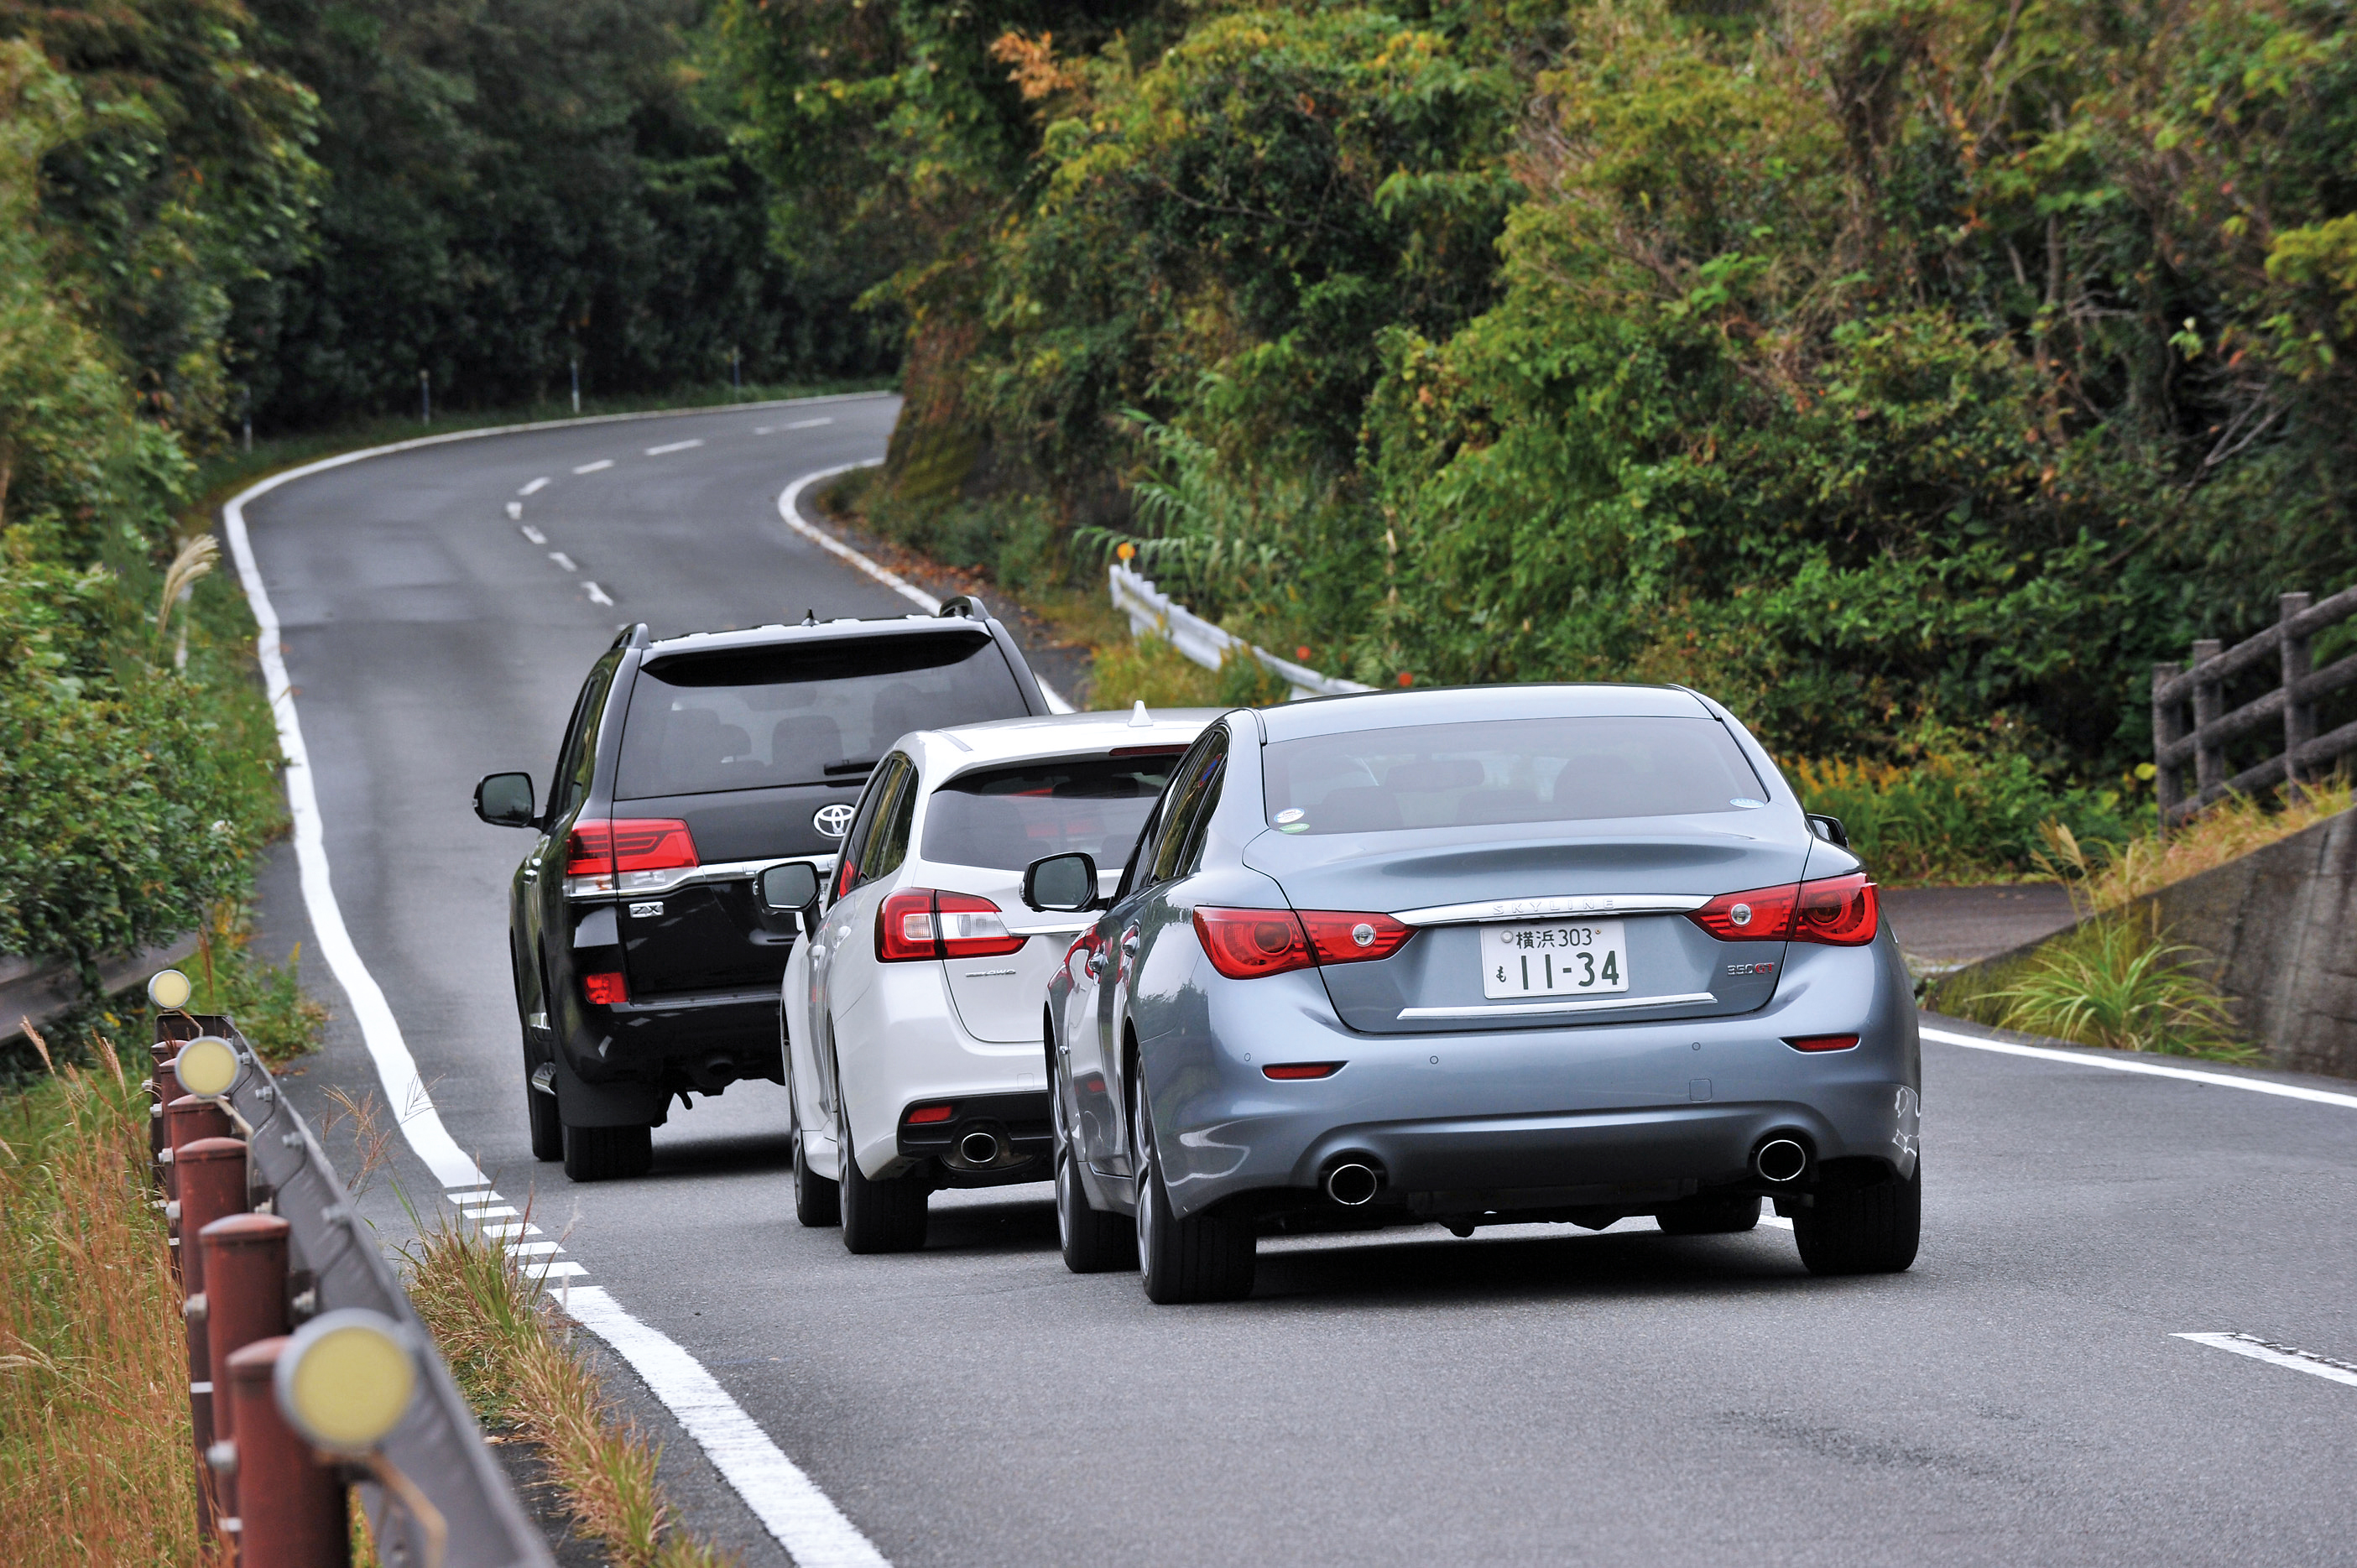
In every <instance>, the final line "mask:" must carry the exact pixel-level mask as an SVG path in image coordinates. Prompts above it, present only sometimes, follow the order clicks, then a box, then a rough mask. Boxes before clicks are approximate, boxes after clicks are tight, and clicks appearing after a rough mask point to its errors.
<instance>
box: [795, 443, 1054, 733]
mask: <svg viewBox="0 0 2357 1568" xmlns="http://www.w3.org/2000/svg"><path fill="white" fill-rule="evenodd" d="M883 461H884V459H883V458H881V457H869V458H867V459H866V460H865V461H864V462H858V463H838V464H836V465H835V466H834V467H832V468H821V469H820V470H819V471H818V472H817V473H815V474H804V475H803V476H802V478H798V479H796V480H795V481H794V482H793V483H792V484H791V485H788V486H787V487H786V488H785V489H782V490H780V491H779V492H778V516H779V517H780V519H782V520H783V521H784V522H785V525H786V526H787V527H788V528H791V529H792V530H793V531H794V532H796V533H799V534H801V535H802V537H803V538H804V539H807V540H809V541H810V542H812V543H813V544H815V545H817V546H818V547H819V548H820V549H822V550H824V551H827V552H828V553H832V554H834V555H835V556H837V557H839V558H841V559H842V560H845V561H847V562H849V563H850V564H852V565H854V566H856V567H858V568H859V570H861V571H863V572H865V573H866V574H867V575H869V576H871V577H873V578H875V579H876V580H877V582H879V583H881V584H883V585H885V586H886V587H888V588H889V589H891V590H892V591H893V592H894V593H896V594H898V595H899V596H901V597H902V598H904V599H906V600H908V601H909V603H910V604H912V605H915V606H916V607H918V608H919V609H921V610H923V611H924V612H925V613H926V614H927V615H938V614H940V613H941V608H942V601H941V600H939V599H937V598H935V597H933V596H932V595H931V594H929V593H927V592H925V590H924V589H922V588H920V587H919V586H917V585H915V584H914V583H911V582H909V580H908V579H907V578H906V577H903V576H901V575H899V573H897V572H888V571H886V570H885V569H884V568H883V567H881V566H879V565H877V564H876V563H875V562H873V561H870V560H869V559H868V558H867V557H866V556H865V555H862V554H861V553H859V552H858V551H856V550H854V549H853V548H852V547H851V546H850V545H848V544H845V542H843V541H842V540H840V539H837V538H836V537H835V536H834V535H833V534H832V533H829V532H826V531H825V530H824V529H823V528H819V527H817V526H816V525H814V524H813V523H809V522H805V521H802V491H804V490H806V489H809V488H810V487H811V486H813V485H814V484H817V483H818V482H819V481H820V480H821V479H831V478H834V477H835V476H836V475H837V474H848V473H850V472H852V471H853V470H854V469H856V468H873V467H878V466H880V465H881V464H882V463H883ZM1031 678H1032V679H1033V680H1035V681H1038V680H1039V671H1032V675H1031ZM1039 694H1040V695H1041V696H1043V697H1045V698H1047V699H1048V711H1049V713H1051V714H1069V713H1071V711H1072V704H1071V703H1068V702H1066V701H1064V695H1063V693H1060V692H1059V691H1057V690H1056V689H1055V688H1054V687H1053V686H1050V685H1049V684H1048V682H1045V681H1039Z"/></svg>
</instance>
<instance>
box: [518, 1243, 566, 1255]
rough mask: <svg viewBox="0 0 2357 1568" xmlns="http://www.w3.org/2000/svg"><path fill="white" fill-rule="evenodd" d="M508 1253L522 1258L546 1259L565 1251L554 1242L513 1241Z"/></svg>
mask: <svg viewBox="0 0 2357 1568" xmlns="http://www.w3.org/2000/svg"><path fill="white" fill-rule="evenodd" d="M508 1251H511V1252H513V1253H514V1254H516V1256H518V1257H520V1258H545V1257H549V1256H551V1255H552V1254H554V1253H557V1252H562V1251H565V1249H564V1248H562V1247H560V1246H558V1245H557V1244H556V1243H555V1242H554V1241H511V1242H509V1243H508Z"/></svg>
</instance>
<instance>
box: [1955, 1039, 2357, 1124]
mask: <svg viewBox="0 0 2357 1568" xmlns="http://www.w3.org/2000/svg"><path fill="white" fill-rule="evenodd" d="M1922 1032H1923V1037H1924V1038H1925V1039H1927V1040H1937V1041H1939V1042H1940V1043H1941V1044H1942V1045H1945V1046H1969V1047H1972V1048H1973V1049H1974V1050H1976V1051H1998V1052H2002V1053H2003V1054H2004V1055H2006V1056H2009V1057H2035V1058H2038V1059H2039V1060H2040V1061H2050V1062H2067V1063H2069V1064H2070V1065H2071V1066H2072V1067H2100V1068H2108V1069H2111V1070H2112V1071H2114V1072H2141V1073H2147V1074H2150V1075H2151V1076H2152V1077H2154V1078H2181V1079H2185V1081H2186V1082H2188V1083H2206V1084H2210V1085H2212V1087H2214V1088H2218V1089H2243V1090H2249V1091H2250V1092H2251V1093H2253V1094H2276V1095H2281V1096H2282V1097H2283V1098H2284V1099H2286V1100H2306V1101H2312V1102H2314V1103H2315V1104H2318V1105H2339V1106H2343V1107H2345V1108H2347V1109H2349V1110H2351V1111H2357V1094H2335V1093H2333V1092H2332V1091H2331V1090H2329V1089H2309V1087H2307V1086H2306V1085H2305V1084H2298V1083H2270V1082H2268V1081H2267V1080H2266V1079H2263V1078H2236V1077H2234V1076H2233V1075H2232V1074H2231V1073H2222V1072H2202V1071H2200V1070H2198V1069H2194V1068H2186V1067H2162V1066H2161V1065H2160V1064H2159V1063H2158V1062H2147V1061H2138V1060H2136V1059H2135V1058H2132V1057H2122V1058H2119V1059H2117V1060H2113V1059H2111V1058H2108V1057H2106V1056H2105V1055H2104V1053H2103V1052H2102V1051H2100V1050H2085V1051H2056V1050H2049V1049H2048V1048H2047V1047H2043V1046H2017V1045H2015V1044H2013V1043H2012V1042H2011V1041H2009V1040H1985V1039H1982V1038H1980V1037H1979V1036H1976V1035H1959V1034H1957V1033H1956V1032H1955V1031H1954V1030H1953V1029H1935V1028H1933V1027H1932V1026H1931V1025H1929V1024H1926V1025H1924V1026H1922Z"/></svg>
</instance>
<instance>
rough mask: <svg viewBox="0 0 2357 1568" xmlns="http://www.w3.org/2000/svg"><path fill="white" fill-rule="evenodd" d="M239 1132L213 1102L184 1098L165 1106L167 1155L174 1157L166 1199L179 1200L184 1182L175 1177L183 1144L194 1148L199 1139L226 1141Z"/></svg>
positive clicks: (166, 1179) (167, 1178)
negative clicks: (220, 1139)
mask: <svg viewBox="0 0 2357 1568" xmlns="http://www.w3.org/2000/svg"><path fill="white" fill-rule="evenodd" d="M236 1131H237V1128H236V1126H235V1125H234V1124H233V1123H231V1121H230V1119H229V1112H226V1111H224V1110H222V1109H221V1107H220V1106H218V1105H215V1104H214V1103H213V1102H212V1101H210V1100H199V1099H198V1098H197V1097H196V1096H195V1095H193V1094H183V1095H180V1096H178V1098H177V1099H174V1100H171V1101H167V1102H166V1103H165V1106H164V1144H165V1153H166V1154H167V1155H170V1156H171V1157H170V1158H169V1159H167V1161H166V1162H165V1164H164V1172H165V1175H164V1195H165V1196H166V1197H178V1196H179V1193H180V1178H179V1177H178V1175H176V1174H175V1173H176V1172H177V1171H178V1168H179V1159H180V1149H181V1146H182V1145H183V1144H193V1143H195V1142H196V1141H197V1140H198V1139H199V1138H226V1137H229V1136H231V1134H233V1133H235V1132H236Z"/></svg>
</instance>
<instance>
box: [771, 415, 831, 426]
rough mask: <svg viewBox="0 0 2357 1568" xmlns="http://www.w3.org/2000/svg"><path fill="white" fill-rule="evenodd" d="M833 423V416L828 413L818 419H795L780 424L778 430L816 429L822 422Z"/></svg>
mask: <svg viewBox="0 0 2357 1568" xmlns="http://www.w3.org/2000/svg"><path fill="white" fill-rule="evenodd" d="M822 424H834V415H833V414H828V415H826V416H824V417H823V418H819V419H797V420H795V421H794V422H793V423H792V424H780V425H779V426H778V428H779V429H780V430H816V429H817V428H818V427H819V426H820V425H822Z"/></svg>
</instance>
